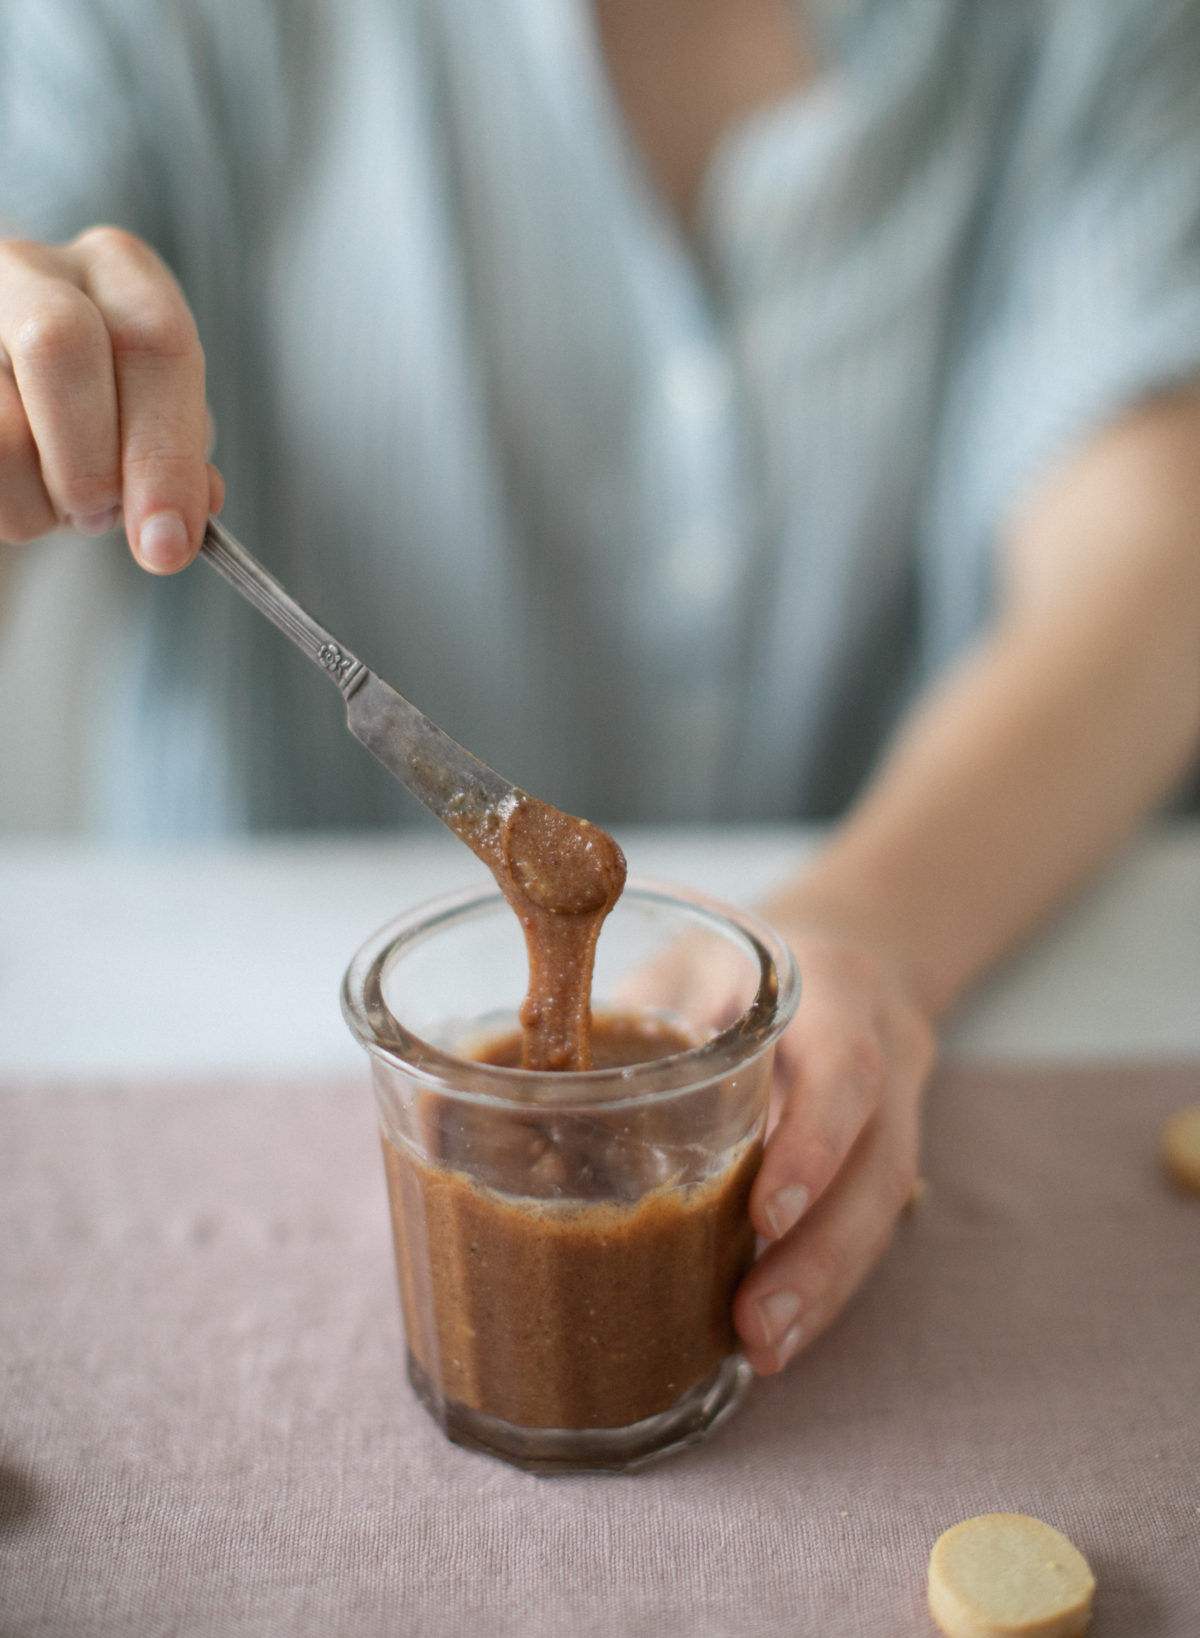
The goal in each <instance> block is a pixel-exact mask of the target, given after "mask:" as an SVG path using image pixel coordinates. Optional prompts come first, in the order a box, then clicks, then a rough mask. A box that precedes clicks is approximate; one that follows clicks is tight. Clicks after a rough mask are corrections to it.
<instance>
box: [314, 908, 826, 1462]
mask: <svg viewBox="0 0 1200 1638" xmlns="http://www.w3.org/2000/svg"><path fill="white" fill-rule="evenodd" d="M526 973H527V967H526V956H525V948H524V942H523V939H522V936H521V932H520V928H519V926H518V923H517V920H516V917H515V916H514V914H513V912H512V910H511V909H510V908H509V906H508V905H507V904H506V902H505V901H504V899H503V898H502V896H501V895H500V893H499V892H498V891H496V890H495V889H487V890H479V891H472V892H467V893H460V894H457V895H455V896H453V897H449V898H443V899H440V900H437V901H435V902H433V903H431V904H427V905H424V906H421V907H419V908H417V909H415V910H413V911H411V912H410V913H409V914H407V915H405V916H401V917H399V918H398V919H397V920H395V921H393V922H391V923H389V925H388V926H386V927H384V928H382V929H381V930H380V931H379V932H378V933H376V934H375V936H374V937H373V938H371V939H370V940H369V941H368V942H367V943H366V944H365V945H364V946H363V948H362V949H361V950H360V951H359V953H358V954H357V955H356V956H355V958H354V961H353V962H352V964H351V966H350V969H349V971H348V973H347V975H346V979H345V983H344V986H343V997H342V999H343V1010H344V1012H345V1015H346V1019H347V1021H348V1023H349V1025H350V1028H351V1029H352V1030H353V1032H354V1034H355V1036H356V1037H357V1038H358V1040H359V1041H360V1042H361V1043H362V1045H363V1046H364V1047H365V1048H366V1050H367V1052H368V1054H369V1055H370V1059H371V1069H372V1077H373V1082H374V1088H375V1095H376V1099H377V1103H378V1109H379V1119H380V1127H381V1135H382V1141H383V1152H384V1160H385V1166H386V1172H387V1181H388V1192H389V1197H390V1203H391V1211H392V1222H393V1228H394V1236H395V1248H396V1264H397V1270H398V1273H399V1280H400V1300H401V1306H402V1309H403V1314H404V1325H405V1332H406V1336H407V1343H408V1372H409V1377H410V1380H411V1381H412V1384H413V1387H414V1388H415V1390H416V1392H417V1394H418V1396H419V1398H420V1399H421V1401H422V1403H423V1404H424V1405H425V1406H426V1407H427V1409H428V1410H429V1412H430V1414H431V1415H432V1416H433V1417H434V1418H435V1420H436V1421H437V1422H438V1423H439V1424H440V1425H441V1427H442V1428H443V1429H444V1431H445V1433H446V1434H447V1436H448V1437H449V1438H450V1439H452V1440H455V1441H456V1442H458V1443H459V1444H463V1445H468V1446H471V1447H473V1448H475V1449H480V1450H485V1451H488V1452H489V1453H491V1454H492V1455H495V1456H499V1457H502V1458H504V1459H505V1460H507V1461H509V1462H513V1463H515V1464H516V1465H517V1466H519V1467H523V1468H527V1469H530V1470H532V1471H537V1472H552V1471H557V1470H600V1469H609V1470H621V1469H625V1468H629V1467H632V1466H634V1465H635V1464H637V1463H640V1462H642V1461H645V1460H647V1459H649V1458H650V1457H652V1456H656V1455H661V1454H663V1453H665V1452H667V1451H669V1450H673V1449H675V1448H676V1447H678V1446H680V1445H683V1444H687V1443H690V1442H692V1441H694V1440H696V1439H699V1438H701V1437H703V1436H704V1435H705V1434H706V1433H707V1432H709V1431H711V1429H712V1428H713V1427H714V1426H716V1425H717V1423H718V1422H719V1421H720V1420H722V1419H723V1417H724V1416H725V1415H727V1414H728V1413H729V1412H730V1411H731V1410H732V1409H733V1407H734V1406H735V1404H736V1403H737V1402H738V1401H739V1400H740V1398H741V1396H742V1394H743V1393H744V1391H745V1388H746V1386H747V1384H748V1381H749V1378H750V1374H751V1373H750V1369H749V1366H748V1365H747V1364H746V1362H745V1360H744V1359H742V1358H741V1356H740V1355H739V1354H738V1352H737V1346H736V1339H735V1336H734V1331H733V1326H732V1321H731V1317H730V1308H731V1304H732V1299H733V1294H734V1291H735V1290H736V1288H737V1285H738V1282H739V1280H740V1279H741V1277H742V1275H743V1273H744V1272H745V1270H746V1269H747V1268H748V1266H749V1264H750V1262H751V1260H752V1258H753V1254H754V1233H753V1230H752V1229H751V1226H750V1223H749V1219H748V1215H747V1201H748V1198H749V1193H750V1187H751V1184H752V1183H753V1180H754V1176H755V1173H756V1171H757V1168H758V1162H759V1157H760V1155H761V1150H762V1139H763V1131H764V1126H765V1123H766V1113H767V1102H768V1094H769V1090H770V1080H771V1063H772V1058H773V1055H774V1047H775V1042H776V1040H777V1039H778V1037H779V1035H780V1033H781V1032H782V1030H783V1029H784V1028H785V1026H786V1025H787V1023H788V1021H789V1020H790V1018H791V1016H792V1014H793V1012H794V1010H795V1006H796V1001H797V998H798V993H799V983H798V979H797V977H796V972H795V968H794V965H793V962H792V958H791V955H790V953H789V951H788V950H787V947H786V946H785V945H784V944H783V942H782V941H781V940H780V939H779V938H778V937H777V936H776V935H775V934H774V933H773V932H772V930H771V929H770V928H769V927H768V926H767V925H766V924H765V923H763V922H762V921H760V920H758V918H756V917H754V916H751V915H749V914H747V913H745V912H744V911H741V910H736V909H731V908H729V907H728V906H725V905H722V904H718V903H716V902H714V901H712V900H710V899H707V898H704V897H702V896H701V895H699V894H695V893H692V892H689V891H686V890H684V889H680V888H674V887H665V886H659V885H656V884H653V883H649V882H639V881H631V882H630V883H629V885H628V886H627V887H626V889H625V892H624V894H623V895H622V897H621V899H620V901H619V902H618V904H617V906H616V908H615V910H614V911H613V912H612V914H611V915H610V917H609V919H608V921H607V922H606V923H605V926H604V929H603V931H602V933H601V936H600V943H599V947H598V950H597V958H596V973H595V981H594V985H593V1016H594V1019H595V1021H596V1035H595V1052H596V1060H597V1062H598V1063H600V1064H601V1065H602V1067H597V1068H593V1069H591V1070H588V1071H585V1072H579V1073H567V1074H545V1073H535V1072H532V1071H527V1070H524V1069H520V1068H512V1067H505V1066H504V1064H503V1063H501V1062H497V1063H489V1062H482V1061H480V1055H481V1054H484V1055H487V1056H499V1057H503V1052H502V1051H501V1052H500V1053H499V1054H497V1053H496V1052H495V1051H494V1050H492V1049H494V1047H495V1043H496V1042H498V1041H504V1040H505V1038H507V1039H508V1040H509V1041H511V1040H513V1039H514V1038H515V1036H516V1031H517V1006H518V1005H519V1002H520V998H521V996H522V994H523V990H524V984H525V978H526ZM651 998H653V1004H651ZM606 1051H607V1052H609V1055H610V1056H612V1057H613V1058H614V1061H613V1062H612V1063H610V1064H609V1065H608V1066H607V1067H604V1066H603V1064H604V1056H605V1052H606ZM622 1056H623V1057H624V1058H626V1059H628V1058H629V1057H634V1058H637V1059H640V1060H641V1061H635V1062H628V1061H615V1060H616V1059H618V1058H620V1057H622Z"/></svg>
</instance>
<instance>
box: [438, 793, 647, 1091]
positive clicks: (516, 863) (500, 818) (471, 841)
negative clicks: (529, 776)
mask: <svg viewBox="0 0 1200 1638" xmlns="http://www.w3.org/2000/svg"><path fill="white" fill-rule="evenodd" d="M452 828H453V829H454V831H455V833H456V835H458V836H459V837H460V839H461V840H462V841H464V842H465V843H466V844H467V846H468V847H469V848H470V849H471V851H472V852H473V853H475V854H477V855H478V856H479V858H481V859H482V860H483V862H484V864H486V865H487V867H488V869H489V870H490V871H491V872H492V875H493V876H495V878H496V881H497V883H498V884H499V886H500V890H501V892H502V893H503V894H504V897H505V898H506V899H507V900H508V902H509V904H510V905H511V906H512V908H513V910H514V911H515V912H516V915H517V919H518V920H519V921H520V923H521V927H522V930H523V931H524V934H525V945H526V949H527V950H528V952H529V989H528V991H527V992H526V996H525V1000H524V1002H523V1004H522V1006H521V1014H520V1016H521V1027H522V1030H523V1040H524V1045H523V1049H522V1057H521V1064H522V1068H524V1069H538V1070H571V1069H590V1068H591V1066H592V1054H591V995H592V968H593V965H594V963H595V958H596V940H597V939H598V938H599V937H600V928H601V926H602V925H603V923H604V918H605V917H606V916H607V915H608V913H609V911H610V910H611V909H612V907H613V905H614V904H615V903H616V902H617V900H618V898H620V896H621V889H622V888H623V887H624V886H625V855H624V854H623V853H622V852H621V849H620V848H619V847H618V846H617V844H616V842H614V841H613V839H612V837H611V836H609V835H608V834H607V832H606V831H603V830H600V829H599V828H598V827H597V826H596V825H593V824H589V822H588V821H587V820H586V819H575V818H573V817H572V816H571V815H570V814H569V813H563V812H562V811H561V809H559V808H555V807H551V806H550V804H549V803H548V802H540V801H538V800H537V798H536V797H532V796H526V795H525V794H524V792H518V793H517V795H516V796H515V797H514V798H511V799H509V800H508V801H506V802H503V803H500V804H498V805H497V806H496V807H493V808H488V809H486V810H485V811H484V812H483V813H482V814H479V815H466V814H464V815H462V816H460V817H459V818H457V819H456V820H455V821H454V823H453V826H452Z"/></svg>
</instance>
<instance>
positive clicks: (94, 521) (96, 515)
mask: <svg viewBox="0 0 1200 1638" xmlns="http://www.w3.org/2000/svg"><path fill="white" fill-rule="evenodd" d="M120 516H121V508H120V507H119V506H110V507H109V508H108V510H107V511H106V512H89V513H88V515H87V517H73V518H71V520H70V523H71V527H72V529H74V531H75V533H76V534H77V535H106V534H107V533H108V531H109V530H110V529H115V528H116V526H117V520H118V519H119V518H120Z"/></svg>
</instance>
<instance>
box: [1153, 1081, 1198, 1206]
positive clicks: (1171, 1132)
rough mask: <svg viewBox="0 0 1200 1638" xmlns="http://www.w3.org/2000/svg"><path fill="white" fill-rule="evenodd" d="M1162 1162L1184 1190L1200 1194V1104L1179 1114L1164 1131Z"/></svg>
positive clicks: (1180, 1111)
mask: <svg viewBox="0 0 1200 1638" xmlns="http://www.w3.org/2000/svg"><path fill="white" fill-rule="evenodd" d="M1162 1159H1163V1165H1164V1166H1165V1167H1166V1168H1167V1170H1168V1171H1169V1172H1170V1174H1171V1176H1172V1177H1173V1178H1174V1180H1175V1182H1176V1183H1178V1184H1179V1186H1180V1187H1181V1188H1184V1189H1195V1190H1196V1191H1197V1193H1200V1103H1194V1104H1192V1106H1191V1108H1190V1109H1180V1110H1178V1111H1177V1112H1176V1113H1175V1114H1173V1115H1172V1116H1171V1118H1170V1120H1169V1121H1168V1122H1167V1124H1166V1125H1165V1126H1164V1127H1163V1135H1162Z"/></svg>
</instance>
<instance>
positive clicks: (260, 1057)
mask: <svg viewBox="0 0 1200 1638" xmlns="http://www.w3.org/2000/svg"><path fill="white" fill-rule="evenodd" d="M618 835H619V836H620V839H621V841H622V842H623V844H624V846H625V849H626V853H627V855H628V857H629V861H630V867H631V869H632V870H633V871H635V872H636V873H638V874H639V875H643V876H651V877H657V878H660V879H664V880H672V881H678V882H683V883H686V884H688V885H691V886H694V887H698V888H701V889H703V890H704V891H706V892H709V893H712V894H715V895H716V896H718V897H722V898H725V899H728V900H731V901H733V902H740V903H752V902H753V901H754V900H755V898H756V897H757V896H759V895H760V894H763V893H764V892H766V891H767V890H768V889H769V888H770V887H771V886H772V885H773V884H775V883H776V882H778V881H780V880H781V879H783V878H784V877H785V876H786V874H787V873H788V871H789V870H790V869H791V868H792V867H793V866H794V865H795V863H796V861H797V859H798V858H800V857H802V856H803V854H804V852H805V851H806V850H807V849H809V848H811V847H812V846H813V845H814V841H815V836H814V833H813V832H812V831H810V830H804V829H801V828H799V827H780V828H775V829H760V828H752V829H727V830H635V829H629V830H625V831H619V832H618ZM484 880H486V876H485V874H484V872H483V867H482V866H481V865H479V864H478V862H477V861H476V860H474V859H473V858H471V857H470V856H469V855H468V854H467V853H466V851H465V849H463V848H462V847H461V846H460V845H459V844H457V843H456V842H455V841H454V840H453V838H451V837H449V836H443V835H441V834H440V833H439V834H426V833H421V834H416V835H410V836H400V837H395V836H392V837H386V838H380V837H373V838H368V839H365V840H344V839H331V840H321V841H276V840H272V841H263V842H250V843H243V844H240V845H236V846H224V847H188V848H181V847H173V848H169V849H162V850H156V851H131V852H121V851H111V850H101V849H96V848H92V847H86V846H81V845H79V844H62V843H45V842H19V841H8V842H5V843H0V1075H8V1076H12V1075H38V1076H45V1077H61V1076H68V1077H69V1076H80V1075H87V1076H114V1075H122V1076H129V1075H133V1076H137V1075H146V1076H159V1075H163V1074H170V1073H178V1074H184V1075H188V1076H204V1075H211V1074H244V1073H247V1072H263V1073H271V1074H274V1073H340V1072H342V1071H348V1070H353V1069H354V1068H355V1067H356V1066H358V1065H359V1063H360V1059H359V1056H358V1048H357V1047H356V1046H355V1045H354V1043H353V1042H352V1040H351V1039H350V1036H349V1034H348V1032H347V1030H346V1028H345V1026H344V1024H343V1022H342V1019H341V1015H340V1011H339V1006H338V990H339V985H340V982H341V975H342V972H343V970H344V968H345V966H346V963H347V961H348V960H349V957H350V956H351V954H352V953H353V952H354V950H355V949H356V948H357V947H358V945H359V944H360V943H361V942H362V941H363V939H364V938H366V936H367V935H368V934H369V933H371V932H372V931H374V929H375V928H376V927H378V926H379V925H381V924H382V923H383V922H385V921H387V920H388V919H390V917H391V916H393V915H395V914H397V913H398V912H399V911H401V910H404V909H407V908H409V907H410V906H411V905H413V904H414V903H418V902H420V901H421V900H423V899H426V898H429V897H431V896H433V895H434V894H436V893H440V892H443V891H446V890H449V889H452V888H455V887H460V886H464V885H470V884H471V883H472V882H477V881H478V882H482V881H484ZM944 1050H945V1054H946V1056H947V1057H948V1058H949V1059H950V1060H952V1061H953V1060H959V1059H964V1058H966V1059H974V1060H980V1059H988V1060H991V1059H997V1058H1001V1059H1005V1060H1009V1061H1011V1060H1014V1059H1015V1060H1046V1059H1050V1060H1063V1059H1077V1058H1081V1057H1085V1058H1092V1059H1113V1058H1119V1057H1126V1058H1147V1057H1155V1058H1172V1057H1173V1058H1181V1057H1188V1056H1200V824H1195V823H1190V824H1179V825H1175V826H1170V827H1163V828H1161V829H1158V830H1155V831H1151V832H1150V833H1148V834H1147V835H1145V836H1144V837H1142V838H1141V839H1140V840H1139V841H1138V842H1137V843H1136V844H1135V845H1134V846H1133V847H1132V848H1131V849H1130V850H1129V851H1128V852H1127V853H1126V854H1125V855H1124V856H1123V857H1122V858H1121V859H1120V860H1119V861H1118V862H1117V863H1116V865H1114V866H1113V867H1112V868H1111V870H1110V871H1109V872H1108V874H1107V875H1106V876H1105V877H1104V878H1103V879H1102V880H1101V881H1100V882H1099V883H1098V884H1097V885H1095V886H1094V887H1092V888H1091V889H1090V890H1089V891H1088V892H1087V893H1086V894H1085V895H1084V896H1083V897H1082V898H1080V899H1079V900H1078V901H1077V902H1076V903H1075V904H1074V905H1073V906H1072V907H1071V908H1069V909H1068V910H1067V911H1066V912H1065V913H1064V914H1062V915H1061V916H1060V917H1059V918H1058V920H1057V921H1056V922H1055V923H1054V925H1053V926H1052V927H1050V928H1049V929H1048V930H1047V931H1046V932H1044V933H1043V934H1042V935H1041V936H1040V938H1038V939H1037V941H1036V942H1034V943H1033V944H1032V945H1031V947H1030V948H1029V949H1028V950H1026V951H1025V952H1023V953H1022V954H1020V955H1019V956H1017V957H1015V958H1014V959H1013V960H1012V961H1011V962H1010V963H1009V965H1008V967H1007V968H1006V969H1005V970H1004V971H1002V972H1000V973H998V974H997V975H996V976H995V977H993V978H992V979H991V981H990V982H989V983H987V984H986V985H985V986H983V987H982V988H981V989H980V990H979V991H978V993H977V994H976V995H975V996H973V997H972V998H971V1000H970V1001H969V1002H968V1003H967V1004H966V1005H964V1006H963V1007H962V1008H961V1009H960V1012H959V1014H958V1015H957V1016H956V1017H955V1018H954V1019H952V1020H951V1021H950V1023H949V1025H948V1027H947V1029H946V1031H945V1041H944Z"/></svg>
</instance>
